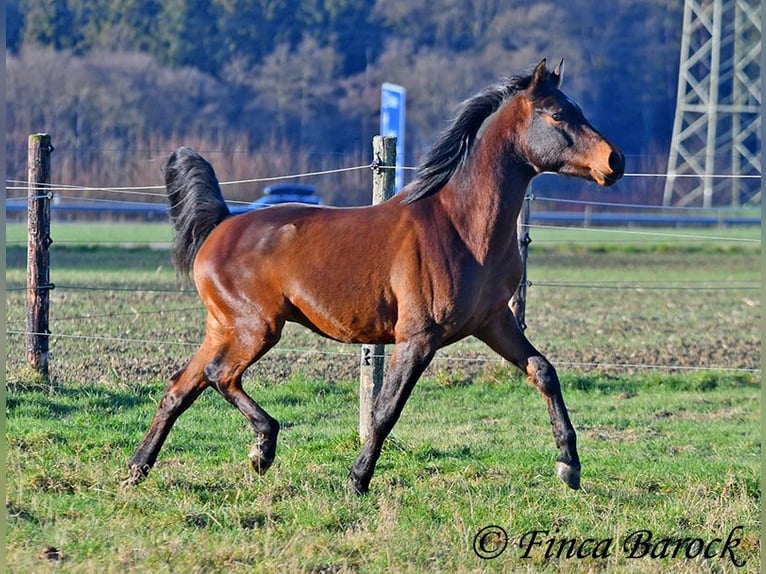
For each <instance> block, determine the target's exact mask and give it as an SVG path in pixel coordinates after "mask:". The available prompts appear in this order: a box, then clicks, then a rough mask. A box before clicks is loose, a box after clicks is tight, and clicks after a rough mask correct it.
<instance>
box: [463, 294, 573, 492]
mask: <svg viewBox="0 0 766 574" xmlns="http://www.w3.org/2000/svg"><path fill="white" fill-rule="evenodd" d="M476 336H477V337H478V338H479V339H481V340H482V341H484V342H485V343H487V345H489V346H490V347H491V348H492V349H493V350H494V351H496V352H497V353H499V354H500V355H501V356H502V357H503V358H504V359H506V360H507V361H510V362H511V363H513V364H514V365H516V366H517V367H519V368H520V369H521V370H522V371H524V372H525V373H526V374H527V376H528V377H529V380H530V382H532V384H533V385H534V386H535V387H536V388H537V390H538V391H540V394H541V395H542V396H543V399H545V403H546V405H547V406H548V413H549V415H550V418H551V425H552V426H553V437H554V439H555V440H556V446H557V447H558V448H559V450H560V451H561V456H560V457H559V460H558V462H557V463H556V472H557V474H558V476H559V477H560V478H561V480H563V481H564V482H565V483H566V484H567V485H568V486H569V487H570V488H575V489H577V488H580V458H579V456H578V455H577V435H576V433H575V430H574V427H573V426H572V423H571V421H570V420H569V414H568V413H567V408H566V405H565V404H564V397H563V396H562V394H561V385H560V384H559V378H558V375H557V374H556V369H554V368H553V365H551V364H550V363H549V362H548V360H547V359H546V358H545V357H543V356H542V355H541V354H540V352H539V351H538V350H537V349H535V348H534V346H533V345H532V344H531V343H530V342H529V341H528V340H527V338H526V337H525V336H524V334H523V333H522V332H521V329H520V328H519V324H518V322H517V321H516V318H515V317H514V316H513V314H512V313H511V311H510V310H509V309H508V308H507V307H506V308H505V310H504V311H503V312H502V313H501V314H499V315H498V316H497V317H495V318H494V319H493V320H492V321H491V322H490V323H488V324H487V325H486V326H485V327H484V328H483V329H482V330H481V331H480V332H478V333H476Z"/></svg>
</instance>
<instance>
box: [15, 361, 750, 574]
mask: <svg viewBox="0 0 766 574" xmlns="http://www.w3.org/2000/svg"><path fill="white" fill-rule="evenodd" d="M495 375H496V376H495V377H492V378H489V379H478V380H474V381H472V382H471V383H470V384H461V385H449V384H440V383H439V382H438V381H435V380H428V379H427V380H424V381H422V382H421V384H420V385H419V387H418V388H417V389H416V391H415V393H414V394H413V397H412V398H411V400H410V402H409V404H408V406H407V408H406V409H405V413H404V416H403V418H402V420H401V421H400V423H399V425H398V426H397V427H396V428H395V430H394V433H393V440H391V441H390V442H389V444H388V446H387V448H386V449H385V452H384V454H383V456H382V458H381V461H380V463H379V465H378V469H377V472H376V475H375V477H374V478H373V482H372V491H371V493H370V494H369V495H368V496H365V497H357V496H355V495H353V494H351V493H350V492H349V489H348V487H347V484H346V480H345V478H346V474H347V471H348V468H349V467H350V465H351V464H352V463H353V460H354V459H355V456H356V454H357V451H358V449H359V445H358V441H357V436H356V433H355V430H354V429H355V428H356V415H357V413H356V401H357V398H356V385H355V384H354V383H352V382H341V383H336V384H330V383H326V382H321V381H312V380H307V379H304V378H302V377H299V376H296V377H293V378H292V379H291V380H290V381H289V382H287V383H285V384H282V385H269V384H262V383H259V382H258V381H254V382H253V383H252V384H250V385H249V390H250V391H251V393H252V394H253V395H254V396H255V397H257V400H259V401H260V402H261V403H262V404H263V405H264V406H265V407H266V408H267V409H269V410H270V412H271V413H272V414H273V415H274V416H276V417H277V418H278V419H280V420H281V422H282V423H283V428H284V430H283V432H282V434H281V437H280V445H279V452H278V459H277V462H276V463H275V466H274V468H272V469H271V471H270V472H269V473H268V474H267V475H266V476H265V477H259V476H256V475H254V474H253V473H252V472H251V471H250V469H249V468H248V465H247V463H246V460H247V458H246V454H247V449H248V445H249V443H250V440H251V438H252V437H251V434H250V431H249V429H248V428H247V425H246V423H245V420H244V418H242V417H241V415H240V414H239V413H238V412H236V411H235V409H233V408H231V407H230V406H229V405H228V404H227V403H225V401H223V400H222V399H221V398H220V397H218V396H217V395H215V393H213V392H208V393H206V394H205V395H203V397H202V398H200V399H199V401H198V403H197V404H195V406H194V407H193V408H192V409H191V410H190V411H189V412H188V413H187V414H186V415H184V417H182V418H181V419H180V420H179V422H178V423H177V424H176V426H175V428H174V430H173V432H172V433H171V435H170V438H169V439H168V442H167V444H166V445H165V448H164V450H163V451H162V454H161V457H160V461H159V463H158V465H157V467H156V468H155V470H154V471H153V472H152V473H151V474H150V476H149V478H148V479H147V480H146V481H145V482H144V483H143V484H141V485H140V486H138V487H134V488H129V487H122V486H121V485H120V479H121V478H123V477H124V476H125V475H126V468H125V464H126V461H127V459H128V458H129V457H130V455H131V454H132V449H133V448H134V447H135V446H136V444H137V442H138V441H139V440H140V438H141V434H142V432H143V430H145V427H146V426H147V425H148V422H149V420H150V418H151V416H152V413H153V411H154V408H155V404H156V402H157V400H158V397H159V395H160V393H161V384H159V383H157V384H152V385H129V384H120V385H104V384H100V385H90V384H78V385H73V384H65V385H57V386H51V387H48V386H43V385H39V384H31V383H30V384H28V385H23V384H17V385H14V386H12V387H11V389H10V392H9V394H8V405H7V418H8V420H7V429H6V433H7V440H8V444H9V456H8V461H7V470H8V502H7V512H8V516H9V523H8V526H9V528H8V540H7V557H8V566H9V571H11V572H33V571H42V570H43V567H44V566H45V564H44V563H43V561H42V560H41V559H40V558H39V557H38V554H39V553H40V551H41V550H42V549H43V548H45V547H46V546H49V545H51V546H55V547H56V548H57V549H59V550H61V551H63V552H64V553H66V554H67V556H68V557H67V558H66V559H65V560H64V561H63V562H61V563H60V565H59V569H60V570H62V571H73V572H75V571H99V572H126V571H135V572H192V571H210V572H219V571H227V572H240V571H241V572H250V571H259V572H356V571H361V572H387V571H392V572H425V571H442V572H475V571H476V572H483V571H487V572H495V571H497V572H499V571H558V570H559V567H560V568H561V569H563V570H564V571H572V572H575V571H577V572H581V571H607V570H609V571H631V572H632V571H638V572H655V571H658V569H665V570H670V569H672V570H673V571H679V572H700V571H703V572H718V571H730V570H731V571H733V569H732V564H731V562H730V561H729V559H728V558H727V559H724V560H721V559H720V558H716V559H710V560H701V559H696V560H681V559H672V558H666V559H665V560H660V559H650V558H645V559H640V560H638V559H634V560H629V559H628V558H627V557H626V556H625V553H624V552H623V551H622V550H621V549H620V547H619V545H620V544H621V543H622V540H623V539H624V537H625V536H626V535H627V534H629V533H630V532H632V531H636V530H641V529H648V530H650V531H651V532H652V533H653V534H654V536H655V537H657V538H660V537H667V536H682V537H693V538H703V539H705V540H706V541H709V540H712V539H714V538H720V537H723V538H724V539H725V538H726V535H727V534H728V533H729V532H730V531H731V529H733V528H734V527H736V526H742V527H743V530H742V531H741V538H742V542H741V543H740V545H739V547H738V548H737V549H736V551H735V557H736V559H737V560H739V561H744V562H745V567H744V568H743V569H741V570H740V569H737V571H743V572H758V571H759V570H760V568H759V558H758V537H759V527H760V525H759V517H758V508H759V501H760V495H759V464H760V462H759V460H760V455H759V452H760V415H759V389H758V386H757V384H756V383H755V381H754V380H751V379H750V378H748V377H745V376H720V375H715V374H702V375H695V376H685V377H646V378H643V377H629V378H608V377H607V378H601V379H599V378H596V379H595V380H594V379H588V382H587V385H585V386H586V387H587V388H586V389H583V388H582V387H583V384H582V380H580V379H577V378H574V379H568V378H567V377H564V386H565V396H566V399H567V402H568V405H569V407H570V411H571V416H572V418H573V420H574V421H575V424H576V427H577V429H578V432H579V449H580V452H581V456H582V462H583V488H582V490H581V491H579V492H573V491H569V490H568V489H567V488H566V487H565V486H564V485H563V484H562V483H560V482H559V481H558V479H557V478H555V476H554V473H553V463H554V460H555V456H556V450H555V448H554V445H553V440H552V437H551V435H550V425H549V422H548V420H547V415H546V412H545V408H544V406H543V403H542V401H541V399H540V398H539V396H538V395H537V393H536V391H534V390H532V389H531V388H530V387H529V386H528V385H526V384H525V383H524V382H523V381H522V380H520V379H519V378H518V377H516V376H515V375H514V374H513V373H511V372H503V373H502V375H503V376H502V377H499V376H498V375H499V373H495ZM498 378H502V381H503V382H497V379H498ZM491 524H496V525H500V526H502V527H503V528H504V529H505V530H506V531H507V532H508V534H509V537H510V540H511V543H510V544H509V546H508V548H507V550H506V552H505V553H504V554H503V555H502V556H500V557H499V558H497V559H495V560H491V561H483V560H481V559H479V558H478V557H477V556H476V555H474V553H473V550H472V548H473V538H474V536H475V534H476V533H477V532H478V531H479V530H480V529H481V528H482V527H484V526H487V525H491ZM534 529H541V530H549V531H550V532H551V533H554V532H556V531H557V532H558V533H559V535H560V536H561V537H568V538H577V539H580V540H583V539H585V538H587V537H590V538H596V539H607V538H612V539H614V540H615V545H614V547H613V555H611V556H609V557H608V558H606V559H601V558H599V559H593V558H586V559H582V560H578V559H574V558H572V559H569V560H566V559H563V560H555V559H554V560H551V559H548V560H546V559H545V556H544V550H542V549H541V548H539V547H538V548H536V549H533V551H532V552H531V558H529V559H522V558H521V555H522V554H523V552H522V550H521V549H519V548H518V546H517V544H518V542H519V539H520V537H521V536H522V535H523V534H524V533H526V532H529V531H530V530H534Z"/></svg>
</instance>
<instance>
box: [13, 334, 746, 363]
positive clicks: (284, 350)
mask: <svg viewBox="0 0 766 574" xmlns="http://www.w3.org/2000/svg"><path fill="white" fill-rule="evenodd" d="M6 334H8V335H17V336H27V335H42V336H48V337H50V338H52V339H56V338H60V339H80V340H86V341H101V342H109V343H128V344H139V345H157V346H165V345H169V346H183V347H198V346H199V342H189V341H169V340H164V339H140V338H130V337H111V336H106V335H75V334H66V333H35V332H30V331H23V330H15V329H8V330H6ZM349 346H351V345H349ZM291 353H296V354H301V355H325V356H334V357H347V358H353V359H354V360H359V351H330V350H322V349H306V348H290V347H279V346H276V347H274V348H272V349H270V350H269V354H291ZM373 356H382V357H385V355H373ZM437 361H449V362H471V363H476V362H478V363H487V364H506V361H504V360H503V359H502V358H500V357H490V356H480V357H459V356H454V355H443V354H437V355H436V356H434V358H433V362H437ZM555 363H556V364H557V365H559V366H569V367H589V368H604V369H651V370H668V371H673V370H679V371H697V372H715V371H720V372H739V373H760V372H761V369H760V368H758V369H751V368H746V367H720V366H712V367H696V366H691V365H648V364H643V363H600V362H580V361H555Z"/></svg>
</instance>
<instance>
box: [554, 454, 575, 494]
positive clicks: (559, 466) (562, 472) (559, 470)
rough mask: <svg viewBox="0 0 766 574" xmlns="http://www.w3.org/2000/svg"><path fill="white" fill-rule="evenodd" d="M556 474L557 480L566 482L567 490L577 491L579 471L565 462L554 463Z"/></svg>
mask: <svg viewBox="0 0 766 574" xmlns="http://www.w3.org/2000/svg"><path fill="white" fill-rule="evenodd" d="M556 474H558V475H559V478H560V479H561V480H563V481H564V482H566V484H567V486H568V487H569V488H572V489H574V490H577V489H578V488H580V469H579V468H575V467H573V466H570V465H568V464H567V463H565V462H561V461H559V462H557V463H556Z"/></svg>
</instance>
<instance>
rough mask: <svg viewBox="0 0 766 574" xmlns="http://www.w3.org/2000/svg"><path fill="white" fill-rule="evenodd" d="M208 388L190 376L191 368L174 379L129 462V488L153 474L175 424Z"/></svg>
mask: <svg viewBox="0 0 766 574" xmlns="http://www.w3.org/2000/svg"><path fill="white" fill-rule="evenodd" d="M205 387H206V384H205V382H204V381H203V380H202V379H201V377H191V376H190V375H189V367H187V368H186V369H183V370H181V371H180V372H179V373H177V374H176V375H175V376H174V377H173V380H172V382H171V383H170V384H169V385H168V387H167V389H166V390H165V394H164V395H163V397H162V400H161V401H160V404H159V407H158V408H157V412H156V413H155V415H154V418H153V419H152V423H151V424H150V425H149V429H148V430H147V431H146V434H145V435H144V438H143V440H142V441H141V443H140V444H139V445H138V448H137V449H136V452H135V454H134V455H133V457H132V458H131V459H130V461H129V462H128V468H129V469H130V475H129V476H128V478H127V479H126V480H125V482H126V483H127V484H138V483H139V482H141V480H143V479H144V478H145V477H146V475H147V474H148V473H149V470H150V469H151V468H152V466H154V463H155V461H156V460H157V456H158V455H159V452H160V449H161V448H162V445H163V444H164V443H165V439H166V438H167V436H168V434H169V433H170V429H171V428H172V427H173V423H175V421H176V420H177V419H178V417H179V416H181V414H182V413H183V412H184V411H185V410H186V409H188V408H189V407H190V406H191V404H192V403H193V402H194V401H195V400H196V399H197V397H198V396H199V395H200V394H201V393H202V391H204V390H205Z"/></svg>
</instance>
